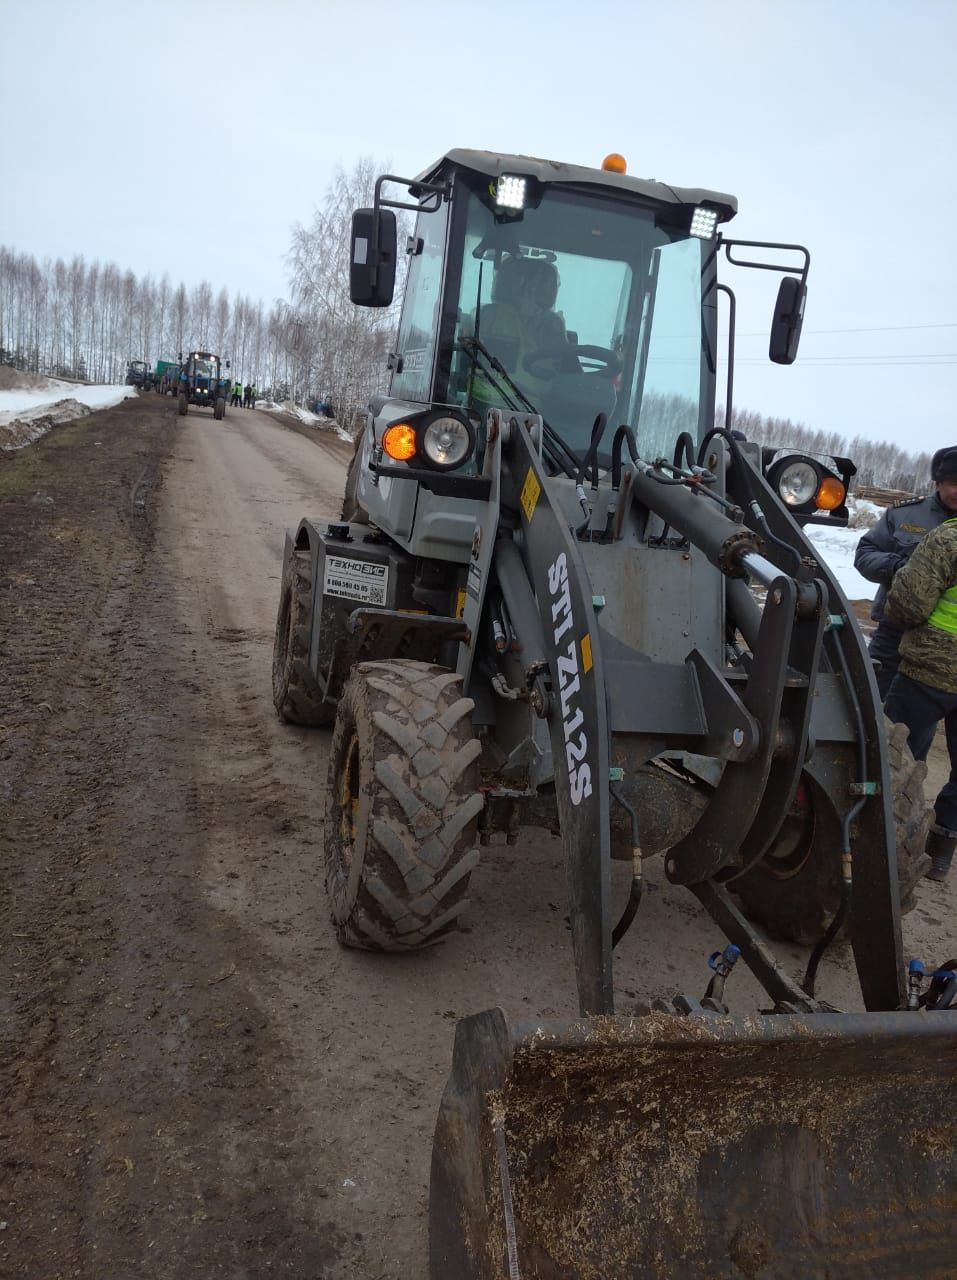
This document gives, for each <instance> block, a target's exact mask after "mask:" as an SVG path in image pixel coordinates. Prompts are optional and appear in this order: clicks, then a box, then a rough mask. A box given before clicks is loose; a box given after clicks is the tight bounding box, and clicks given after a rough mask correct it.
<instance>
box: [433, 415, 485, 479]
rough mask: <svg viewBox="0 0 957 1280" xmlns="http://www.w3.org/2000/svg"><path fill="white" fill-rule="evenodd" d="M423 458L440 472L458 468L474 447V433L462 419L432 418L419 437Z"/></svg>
mask: <svg viewBox="0 0 957 1280" xmlns="http://www.w3.org/2000/svg"><path fill="white" fill-rule="evenodd" d="M419 440H420V449H421V452H422V455H423V457H424V458H425V459H426V460H427V461H428V463H429V465H430V466H433V467H437V468H438V469H439V470H441V471H451V470H453V469H454V468H455V467H460V466H461V465H462V463H463V462H465V461H467V459H468V458H469V457H470V456H471V453H472V450H473V448H474V447H475V433H474V432H473V430H472V427H471V426H470V424H469V423H468V422H465V421H463V419H462V418H453V417H451V416H443V417H441V418H433V419H432V421H431V422H429V423H428V424H427V425H426V426H425V427H424V428H423V429H422V431H421V435H420V437H419Z"/></svg>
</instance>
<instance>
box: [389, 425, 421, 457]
mask: <svg viewBox="0 0 957 1280" xmlns="http://www.w3.org/2000/svg"><path fill="white" fill-rule="evenodd" d="M382 448H383V449H384V450H385V451H386V453H387V454H388V455H389V457H390V458H394V459H395V460H396V462H408V461H409V459H410V458H414V457H415V427H410V426H409V424H408V423H407V422H396V423H393V425H392V426H391V427H387V428H386V429H385V431H384V432H383V435H382Z"/></svg>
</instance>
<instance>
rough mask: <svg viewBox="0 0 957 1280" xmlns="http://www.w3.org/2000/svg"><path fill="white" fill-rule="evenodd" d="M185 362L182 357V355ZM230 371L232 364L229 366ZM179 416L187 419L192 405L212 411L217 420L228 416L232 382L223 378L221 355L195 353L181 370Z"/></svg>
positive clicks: (184, 362) (226, 364)
mask: <svg viewBox="0 0 957 1280" xmlns="http://www.w3.org/2000/svg"><path fill="white" fill-rule="evenodd" d="M180 360H181V361H182V355H181V356H180ZM225 367H226V368H227V369H228V368H229V361H228V360H227V361H226V363H225ZM178 391H179V414H180V417H185V416H186V412H187V409H188V407H189V405H191V404H198V405H201V406H203V407H204V408H207V409H208V408H210V407H211V408H212V410H213V417H214V418H222V417H224V416H225V414H226V400H227V399H228V397H229V379H228V378H226V377H224V376H223V371H222V363H221V361H220V358H219V356H214V355H212V354H211V353H210V352H209V351H191V352H190V353H189V355H188V356H187V357H186V360H185V361H183V363H182V367H181V368H180V371H179V385H178Z"/></svg>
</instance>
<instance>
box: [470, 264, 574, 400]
mask: <svg viewBox="0 0 957 1280" xmlns="http://www.w3.org/2000/svg"><path fill="white" fill-rule="evenodd" d="M559 284H560V280H559V275H558V268H557V267H556V266H555V264H554V262H550V261H548V259H547V258H525V257H516V256H513V255H508V256H506V257H504V258H503V259H502V261H501V262H500V263H499V265H498V269H497V270H496V272H495V278H494V280H493V282H492V301H491V302H490V303H489V304H488V305H487V306H484V307H482V309H481V312H480V315H479V317H478V328H479V335H478V336H479V337H480V338H481V340H482V342H483V343H484V344H485V346H486V347H488V349H489V351H491V352H492V354H493V355H494V356H496V357H497V358H498V359H499V360H500V361H501V362H502V364H503V365H504V366H505V368H506V369H507V370H508V374H509V377H510V378H512V379H513V381H514V382H516V383H517V384H518V386H520V387H521V388H522V390H523V391H524V392H525V393H526V395H528V396H529V397H530V398H531V399H532V400H533V401H534V400H535V397H536V394H537V392H538V391H539V390H540V389H541V386H542V382H543V380H542V379H541V377H537V376H536V375H535V374H533V373H530V372H529V371H528V369H527V368H526V367H525V364H524V361H525V358H526V357H527V356H530V355H532V353H534V352H537V351H542V350H543V349H550V348H554V347H556V346H559V345H561V344H564V343H567V341H568V334H567V331H566V329H565V320H564V317H563V316H562V315H561V313H560V312H558V311H556V310H555V302H556V299H557V297H558V288H559ZM473 327H474V322H473ZM475 391H476V392H477V393H478V394H479V396H480V398H481V399H482V400H484V401H487V402H488V403H497V399H498V397H496V396H495V395H494V394H493V393H492V390H491V388H483V389H480V388H479V387H478V386H476V388H475Z"/></svg>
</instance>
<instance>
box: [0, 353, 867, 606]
mask: <svg viewBox="0 0 957 1280" xmlns="http://www.w3.org/2000/svg"><path fill="white" fill-rule="evenodd" d="M135 395H136V388H135V387H125V386H109V387H103V386H94V387H87V386H78V385H77V384H76V383H73V382H61V381H57V380H55V379H52V378H51V379H49V381H48V384H47V386H45V387H24V388H14V389H11V390H0V448H7V449H9V448H17V447H21V446H19V445H16V444H9V443H8V444H6V445H5V444H4V442H3V427H4V426H5V425H6V424H7V423H11V422H14V421H22V420H24V419H27V420H29V419H30V418H31V417H37V416H40V415H42V414H43V412H44V411H48V410H49V408H50V406H52V405H54V404H58V403H60V402H62V401H64V400H68V401H69V400H72V401H74V402H77V403H78V404H80V405H85V406H86V407H87V409H90V410H93V409H108V408H109V407H110V406H111V405H114V404H119V402H120V401H121V400H125V399H126V398H127V397H128V396H135ZM256 407H257V409H265V410H266V411H270V412H274V413H276V412H280V413H291V414H294V415H295V416H296V417H297V418H299V419H300V421H302V422H305V423H307V424H309V425H314V426H316V427H325V428H332V429H333V430H335V431H336V433H337V434H338V435H341V436H342V438H343V439H346V440H348V439H350V436H349V435H348V434H347V433H346V432H345V431H343V430H342V429H341V428H340V427H339V426H338V425H337V424H336V423H335V422H334V421H333V420H332V419H331V418H320V417H317V415H316V414H314V413H310V412H309V411H308V410H307V409H301V408H299V407H298V406H297V405H294V404H293V403H292V402H291V401H289V400H287V401H285V403H283V404H276V403H274V402H272V401H268V400H260V401H257V404H256ZM77 412H78V413H82V412H83V410H82V409H78V410H77ZM61 420H65V419H61ZM32 438H36V437H35V436H34V437H32ZM23 443H24V444H28V443H31V439H25V440H23ZM852 502H853V500H852ZM866 505H867V506H868V507H870V506H871V505H872V504H870V503H868V504H866ZM875 511H879V509H878V508H875ZM806 532H807V535H808V537H809V538H810V540H811V542H812V543H813V544H814V548H815V550H816V552H817V554H818V555H819V556H820V557H821V559H822V560H823V561H824V563H825V564H827V565H828V566H829V567H830V569H831V572H832V573H833V574H834V575H835V577H836V578H837V580H838V582H839V583H840V584H841V589H842V590H843V592H844V594H845V595H846V596H847V598H848V599H849V600H873V599H874V595H875V593H876V591H877V586H876V585H875V583H873V582H868V581H866V579H864V578H862V577H861V575H860V574H859V573H858V572H857V570H856V569H855V568H854V551H855V549H856V547H857V544H858V542H859V540H860V537H861V534H862V532H863V530H861V529H829V528H827V527H826V526H824V525H813V524H812V525H808V526H807V530H806Z"/></svg>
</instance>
